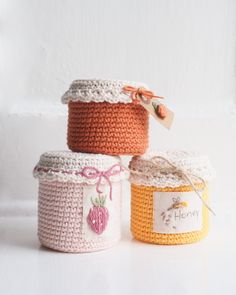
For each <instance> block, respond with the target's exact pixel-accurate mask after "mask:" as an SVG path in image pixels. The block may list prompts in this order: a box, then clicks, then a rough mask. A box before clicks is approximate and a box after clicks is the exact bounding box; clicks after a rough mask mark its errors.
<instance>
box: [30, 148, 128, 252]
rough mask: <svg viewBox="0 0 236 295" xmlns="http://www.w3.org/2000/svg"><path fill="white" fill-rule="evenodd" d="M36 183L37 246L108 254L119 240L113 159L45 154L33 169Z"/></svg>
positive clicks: (118, 172) (117, 166)
mask: <svg viewBox="0 0 236 295" xmlns="http://www.w3.org/2000/svg"><path fill="white" fill-rule="evenodd" d="M34 177H35V178H38V179H39V199H38V236H39V240H40V242H41V244H42V245H44V246H46V247H49V248H52V249H55V250H59V251H64V252H91V251H98V250H102V249H106V248H109V247H111V246H113V245H114V244H115V243H116V242H117V241H118V240H119V239H120V209H121V180H123V179H126V178H127V177H128V175H127V171H125V169H124V168H123V167H122V166H121V163H120V159H119V157H113V156H106V155H98V154H83V153H72V152H70V151H64V152H63V151H62V152H47V153H44V154H43V155H42V156H41V157H40V161H39V163H38V164H37V165H36V167H35V168H34Z"/></svg>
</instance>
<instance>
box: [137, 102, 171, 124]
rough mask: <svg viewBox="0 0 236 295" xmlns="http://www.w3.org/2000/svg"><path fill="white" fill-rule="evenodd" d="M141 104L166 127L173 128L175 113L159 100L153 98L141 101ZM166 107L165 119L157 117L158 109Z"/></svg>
mask: <svg viewBox="0 0 236 295" xmlns="http://www.w3.org/2000/svg"><path fill="white" fill-rule="evenodd" d="M140 104H141V105H142V106H143V107H144V108H145V109H146V110H147V111H148V112H149V113H150V114H151V115H152V116H153V117H154V118H155V119H156V120H157V121H158V122H159V123H160V124H161V125H163V126H164V127H166V128H167V129H170V128H171V125H172V123H173V119H174V113H173V112H172V111H171V110H170V109H168V108H167V107H166V106H165V105H163V104H162V103H161V102H160V100H159V99H156V98H152V99H147V100H145V99H143V98H141V99H140ZM161 106H164V108H165V113H166V114H165V117H164V118H161V117H159V116H158V115H157V113H156V109H157V108H158V107H161Z"/></svg>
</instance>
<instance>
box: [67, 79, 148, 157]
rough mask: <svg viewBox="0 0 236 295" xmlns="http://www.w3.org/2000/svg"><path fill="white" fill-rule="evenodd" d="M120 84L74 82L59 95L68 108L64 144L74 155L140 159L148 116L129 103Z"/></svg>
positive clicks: (121, 82)
mask: <svg viewBox="0 0 236 295" xmlns="http://www.w3.org/2000/svg"><path fill="white" fill-rule="evenodd" d="M125 85H131V86H135V87H146V85H144V84H142V83H136V82H128V81H120V80H75V81H73V83H72V84H71V86H70V88H69V90H68V91H67V92H66V93H65V94H64V95H63V97H62V102H63V103H67V104H68V131H67V143H68V147H69V149H71V150H72V151H74V152H88V153H102V154H108V155H141V154H143V153H144V152H145V151H146V149H147V147H148V126H149V117H148V112H147V111H146V110H145V109H144V108H143V107H142V106H140V105H137V104H135V103H134V102H133V100H132V98H131V96H130V94H129V93H127V92H125V91H124V90H123V87H124V86H125Z"/></svg>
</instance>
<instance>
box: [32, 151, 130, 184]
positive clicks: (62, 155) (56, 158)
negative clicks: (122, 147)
mask: <svg viewBox="0 0 236 295" xmlns="http://www.w3.org/2000/svg"><path fill="white" fill-rule="evenodd" d="M116 164H120V165H121V162H120V158H119V157H114V156H108V155H101V154H87V153H73V152H71V151H52V152H46V153H44V154H42V155H41V157H40V160H39V162H38V164H37V165H36V166H35V168H34V171H33V175H34V177H35V178H39V179H40V180H45V181H60V182H74V183H81V184H82V183H85V184H91V185H92V184H95V183H97V181H98V178H94V179H88V178H87V177H85V176H83V175H81V174H80V172H82V170H83V168H84V167H93V168H96V169H97V170H99V171H100V172H106V171H107V170H109V169H110V168H111V167H112V166H113V165H116ZM117 168H119V167H114V169H117ZM118 170H119V169H118ZM128 177H129V173H128V171H127V169H126V170H125V169H123V168H122V171H121V172H120V173H117V174H116V175H113V176H110V181H111V182H117V181H120V180H123V179H127V178H128ZM101 183H102V184H104V183H107V182H106V180H105V179H104V177H102V178H101Z"/></svg>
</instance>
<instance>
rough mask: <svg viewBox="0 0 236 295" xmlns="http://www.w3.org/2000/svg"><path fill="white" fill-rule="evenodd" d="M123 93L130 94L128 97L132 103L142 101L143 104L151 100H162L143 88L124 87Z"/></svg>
mask: <svg viewBox="0 0 236 295" xmlns="http://www.w3.org/2000/svg"><path fill="white" fill-rule="evenodd" d="M123 91H124V92H130V96H131V98H132V100H133V102H134V103H139V102H140V100H142V101H143V102H144V103H146V102H147V101H149V100H150V99H152V98H164V97H162V96H157V95H155V94H154V93H153V92H152V91H150V90H147V89H145V88H144V87H139V88H135V87H133V86H124V87H123Z"/></svg>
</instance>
